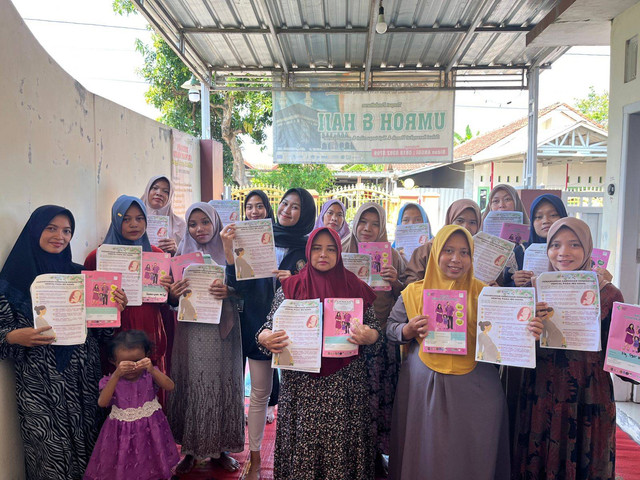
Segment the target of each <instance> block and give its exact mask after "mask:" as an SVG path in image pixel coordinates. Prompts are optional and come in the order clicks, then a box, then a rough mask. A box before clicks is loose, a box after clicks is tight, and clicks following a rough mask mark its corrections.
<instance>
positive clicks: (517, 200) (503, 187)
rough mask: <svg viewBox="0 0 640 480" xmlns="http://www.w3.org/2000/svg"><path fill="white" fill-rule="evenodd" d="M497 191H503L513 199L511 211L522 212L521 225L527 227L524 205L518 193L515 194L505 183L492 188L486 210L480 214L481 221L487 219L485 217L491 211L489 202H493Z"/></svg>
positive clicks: (514, 190)
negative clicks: (513, 205)
mask: <svg viewBox="0 0 640 480" xmlns="http://www.w3.org/2000/svg"><path fill="white" fill-rule="evenodd" d="M498 190H504V191H506V192H507V193H508V194H509V195H511V198H513V203H514V204H515V207H514V209H513V211H514V212H522V223H523V224H525V225H529V223H530V222H529V215H527V211H526V210H525V208H524V204H523V203H522V200H520V195H518V192H516V189H515V188H513V187H512V186H511V185H507V184H506V183H501V184H500V185H496V186H495V187H493V190H491V193H490V194H489V200H488V201H487V208H485V209H484V212H482V219H483V220H484V219H485V218H487V215H489V212H490V211H491V200H493V196H494V195H495V194H496V193H497V192H498Z"/></svg>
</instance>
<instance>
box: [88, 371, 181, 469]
mask: <svg viewBox="0 0 640 480" xmlns="http://www.w3.org/2000/svg"><path fill="white" fill-rule="evenodd" d="M154 368H155V367H154ZM110 378H111V375H108V376H106V377H103V378H102V379H101V380H100V390H102V389H103V388H104V387H105V386H106V385H107V382H108V381H109V379H110ZM110 405H111V413H110V414H109V417H108V418H107V420H106V421H105V423H104V425H103V426H102V430H101V431H100V436H99V437H98V441H97V443H96V446H95V448H94V450H93V454H92V455H91V460H90V461H89V466H88V467H87V471H86V472H85V476H84V478H85V480H87V479H88V480H98V479H108V480H118V479H135V480H158V479H163V478H171V475H172V474H171V468H172V467H174V466H175V465H176V464H177V463H178V462H179V461H180V455H179V453H178V449H177V447H176V443H175V441H174V439H173V435H172V434H171V430H170V428H169V424H168V422H167V417H165V415H164V413H163V412H162V407H161V406H160V403H158V399H157V398H156V387H155V384H154V382H153V377H152V376H151V374H150V373H149V372H144V373H143V374H142V375H141V376H140V377H139V378H138V379H137V380H135V381H128V380H126V379H124V378H121V379H120V381H118V384H117V385H116V389H115V392H114V394H113V397H112V398H111V404H110Z"/></svg>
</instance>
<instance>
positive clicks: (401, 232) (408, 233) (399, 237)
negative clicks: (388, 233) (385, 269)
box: [395, 223, 431, 261]
mask: <svg viewBox="0 0 640 480" xmlns="http://www.w3.org/2000/svg"><path fill="white" fill-rule="evenodd" d="M430 234H431V232H430V230H429V224H428V223H414V224H410V225H397V226H396V247H395V248H396V250H397V251H398V253H399V254H400V255H401V256H402V257H404V258H405V259H406V260H407V261H408V260H409V259H410V258H411V255H412V254H413V251H414V250H415V249H416V248H418V247H419V246H420V245H424V244H425V243H427V242H428V241H429V237H430Z"/></svg>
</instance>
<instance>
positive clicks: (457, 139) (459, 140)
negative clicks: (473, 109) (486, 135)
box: [453, 125, 480, 147]
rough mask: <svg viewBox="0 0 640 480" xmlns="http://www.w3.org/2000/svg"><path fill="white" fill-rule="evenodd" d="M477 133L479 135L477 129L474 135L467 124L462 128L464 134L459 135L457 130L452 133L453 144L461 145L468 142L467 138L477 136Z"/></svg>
mask: <svg viewBox="0 0 640 480" xmlns="http://www.w3.org/2000/svg"><path fill="white" fill-rule="evenodd" d="M478 135H480V131H477V132H476V133H475V135H474V134H473V132H472V131H471V126H469V125H467V128H465V129H464V135H461V134H459V133H458V132H455V133H454V134H453V145H454V146H456V147H457V146H458V145H461V144H463V143H464V142H468V141H469V140H471V139H472V138H475V137H477V136H478Z"/></svg>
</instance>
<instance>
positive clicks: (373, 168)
mask: <svg viewBox="0 0 640 480" xmlns="http://www.w3.org/2000/svg"><path fill="white" fill-rule="evenodd" d="M384 168H385V165H384V164H383V163H355V164H353V165H345V166H344V167H342V168H341V169H340V170H342V171H343V172H384Z"/></svg>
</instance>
